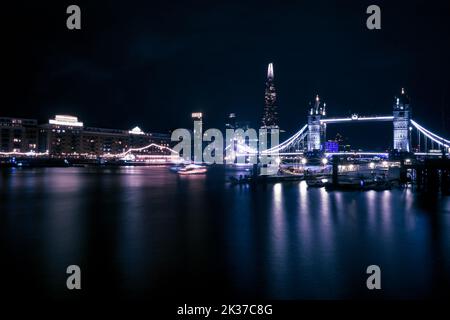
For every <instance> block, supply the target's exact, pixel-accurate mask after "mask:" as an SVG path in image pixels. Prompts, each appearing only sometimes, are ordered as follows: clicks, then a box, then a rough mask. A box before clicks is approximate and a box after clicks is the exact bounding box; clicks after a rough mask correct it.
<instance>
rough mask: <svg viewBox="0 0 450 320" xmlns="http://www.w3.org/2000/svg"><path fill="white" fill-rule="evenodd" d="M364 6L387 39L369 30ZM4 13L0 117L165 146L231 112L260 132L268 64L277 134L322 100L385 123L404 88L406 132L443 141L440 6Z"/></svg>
mask: <svg viewBox="0 0 450 320" xmlns="http://www.w3.org/2000/svg"><path fill="white" fill-rule="evenodd" d="M70 4H77V5H79V6H80V7H81V11H82V22H81V23H82V29H81V30H79V31H72V30H68V29H67V28H66V18H67V16H68V15H67V14H66V8H67V6H68V5H70ZM370 4H377V5H379V6H380V7H381V12H382V30H375V31H370V30H368V29H367V28H366V19H367V16H368V15H367V14H366V13H365V12H366V8H367V6H368V5H370ZM2 12H3V15H2V16H3V17H2V22H1V23H2V26H1V29H2V31H1V32H2V42H3V46H2V47H3V48H2V51H3V52H4V53H6V58H3V64H4V65H3V68H2V71H3V72H2V73H3V74H2V76H3V79H4V81H5V83H4V85H3V88H4V90H2V96H3V99H2V100H3V102H2V107H1V111H0V116H17V117H31V118H37V119H39V120H40V121H42V122H44V121H47V119H48V118H50V117H52V116H53V115H55V114H72V115H76V116H78V117H79V118H80V119H81V120H82V121H84V123H85V125H88V126H97V127H105V128H123V129H128V128H131V127H133V126H135V125H139V126H140V127H141V128H143V129H144V130H146V131H160V132H167V131H168V130H171V129H174V128H179V127H190V126H191V119H190V113H191V112H193V111H202V112H204V115H205V126H207V127H218V128H223V126H224V124H225V119H226V116H227V114H228V113H230V112H236V113H237V115H238V117H239V120H248V121H251V122H252V124H253V125H255V126H256V125H259V124H260V120H261V116H262V112H263V107H264V83H265V75H266V70H267V64H268V63H269V62H273V63H274V69H275V84H276V87H277V92H278V107H279V117H280V125H281V127H282V129H285V130H286V131H287V133H286V134H288V133H289V134H292V133H293V132H295V131H296V130H298V129H299V128H300V127H301V126H302V125H303V124H304V123H305V122H306V114H307V110H308V102H309V101H310V100H312V99H313V98H314V96H315V95H316V94H317V93H318V94H319V95H320V96H321V97H322V98H323V100H324V101H326V102H327V107H328V115H330V116H333V115H336V116H343V115H349V114H350V113H353V112H356V113H359V114H361V115H362V114H365V115H373V114H390V113H391V108H392V103H393V100H394V98H393V97H394V95H396V94H398V93H399V92H400V89H401V87H405V88H406V90H407V92H408V93H409V95H410V97H411V100H412V107H413V118H414V119H416V120H417V121H418V122H419V123H422V124H424V125H425V126H426V127H428V128H430V129H433V130H435V131H436V133H442V134H445V135H446V136H447V137H449V136H450V135H449V134H448V133H450V121H449V116H450V108H449V107H450V106H449V105H450V97H449V94H448V92H449V88H450V80H449V72H450V67H449V58H450V45H449V39H450V37H449V35H450V2H449V1H448V0H441V1H438V0H427V1H411V0H409V1H317V0H314V1H313V0H309V1H279V0H277V1H269V2H264V1H257V2H244V1H236V2H235V1H214V0H208V1H189V0H185V1H181V2H179V3H178V2H175V1H169V0H165V1H161V2H157V1H130V0H128V1H80V0H75V1H20V3H17V4H12V1H9V3H7V4H6V3H5V4H2ZM5 85H6V87H5ZM377 129H380V130H379V131H380V132H381V134H380V136H379V137H378V138H376V139H374V138H373V137H374V135H373V131H374V130H377ZM330 130H331V133H330V134H332V133H333V132H337V131H340V132H343V133H344V134H345V135H348V136H350V137H351V138H350V139H351V141H350V142H351V143H353V144H355V145H364V146H368V147H369V146H372V147H373V146H376V145H380V144H384V146H385V147H388V146H389V144H390V143H391V140H390V139H391V138H390V137H391V135H392V129H391V124H381V125H379V124H377V125H370V126H364V127H363V126H358V127H339V128H334V129H330ZM333 130H334V131H333ZM368 138H370V139H371V141H369V142H368V141H366V140H368ZM377 139H378V140H377Z"/></svg>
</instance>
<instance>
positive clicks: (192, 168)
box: [171, 164, 208, 175]
mask: <svg viewBox="0 0 450 320" xmlns="http://www.w3.org/2000/svg"><path fill="white" fill-rule="evenodd" d="M171 169H172V168H171ZM206 171H208V169H207V168H206V166H202V165H198V164H188V165H187V166H184V167H180V168H179V169H178V170H176V172H177V173H178V174H180V175H191V174H202V173H206Z"/></svg>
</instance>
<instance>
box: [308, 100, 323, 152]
mask: <svg viewBox="0 0 450 320" xmlns="http://www.w3.org/2000/svg"><path fill="white" fill-rule="evenodd" d="M325 108H326V104H325V103H324V104H322V103H321V102H320V98H319V96H318V95H317V96H316V99H315V101H314V106H312V107H311V108H310V110H309V114H308V151H318V150H321V149H322V145H321V141H322V138H323V137H324V136H325V129H326V127H325V125H326V124H322V123H321V122H320V120H321V118H322V117H324V116H325V115H326V110H325Z"/></svg>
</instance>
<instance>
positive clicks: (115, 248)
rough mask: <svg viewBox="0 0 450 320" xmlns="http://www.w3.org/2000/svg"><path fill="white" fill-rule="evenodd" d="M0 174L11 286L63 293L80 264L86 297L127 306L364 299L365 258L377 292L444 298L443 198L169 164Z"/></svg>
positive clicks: (447, 205) (447, 244)
mask: <svg viewBox="0 0 450 320" xmlns="http://www.w3.org/2000/svg"><path fill="white" fill-rule="evenodd" d="M228 174H235V173H228ZM0 179H1V180H0V187H1V189H0V200H1V201H0V212H1V215H0V219H1V220H0V222H1V224H0V226H1V229H0V234H1V235H0V237H1V241H2V243H3V247H4V249H5V250H3V251H4V253H3V254H2V255H3V257H2V261H5V263H3V264H2V268H5V270H7V271H8V272H9V274H11V277H10V279H8V280H7V284H6V286H7V287H8V285H10V286H11V287H15V288H16V289H12V291H14V290H17V291H18V292H19V291H20V290H22V289H23V287H27V288H28V292H33V289H34V290H35V291H36V292H37V291H39V292H42V290H43V292H44V295H46V296H49V297H52V298H54V297H58V298H64V297H66V295H67V293H66V291H64V285H61V283H62V284H64V283H65V267H66V266H67V265H69V264H80V265H81V266H82V268H84V269H83V270H85V274H86V275H87V278H88V284H87V288H86V291H85V292H87V293H86V294H106V295H108V294H111V295H118V296H121V297H130V298H133V297H142V296H145V297H161V296H162V297H166V296H171V297H173V296H176V297H195V296H199V297H202V296H208V297H210V296H213V297H214V296H219V297H221V296H224V297H229V296H230V297H245V298H257V297H263V298H274V299H302V298H304V299H324V298H326V299H328V298H331V299H334V298H355V297H356V298H361V297H370V294H371V293H369V292H368V291H367V290H366V289H365V279H366V275H365V269H366V267H367V266H368V265H370V264H378V265H380V267H381V269H382V274H383V278H382V279H383V280H382V281H383V290H382V293H381V294H380V296H381V297H385V298H409V297H430V296H442V292H443V290H445V289H448V286H449V277H450V276H449V269H450V200H449V198H448V197H447V198H440V199H437V198H436V199H427V198H423V197H420V196H418V195H416V194H414V193H413V192H412V191H411V190H409V189H407V190H398V189H394V190H392V191H382V192H375V191H369V192H336V191H335V192H327V191H326V190H325V189H323V188H321V189H315V188H313V189H309V188H308V187H307V186H306V183H305V182H301V183H297V182H295V183H284V184H281V183H275V184H268V185H259V186H256V187H255V186H245V185H243V186H229V185H228V184H226V183H225V177H224V172H223V170H222V169H220V168H216V169H214V168H213V169H212V170H210V172H209V173H208V174H207V175H198V176H185V177H180V176H177V175H176V174H174V173H171V172H169V170H168V169H167V167H153V168H143V167H127V168H103V169H102V168H44V169H28V170H12V171H3V172H2V175H1V176H0ZM11 270H12V271H11ZM61 270H62V271H61ZM8 281H10V282H8ZM30 286H31V290H30V289H29V288H30Z"/></svg>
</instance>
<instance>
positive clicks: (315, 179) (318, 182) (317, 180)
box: [305, 175, 328, 188]
mask: <svg viewBox="0 0 450 320" xmlns="http://www.w3.org/2000/svg"><path fill="white" fill-rule="evenodd" d="M305 181H306V184H307V185H308V187H309V188H322V187H324V186H325V185H326V184H327V183H328V178H327V177H326V176H311V175H310V176H307V177H306V178H305Z"/></svg>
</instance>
